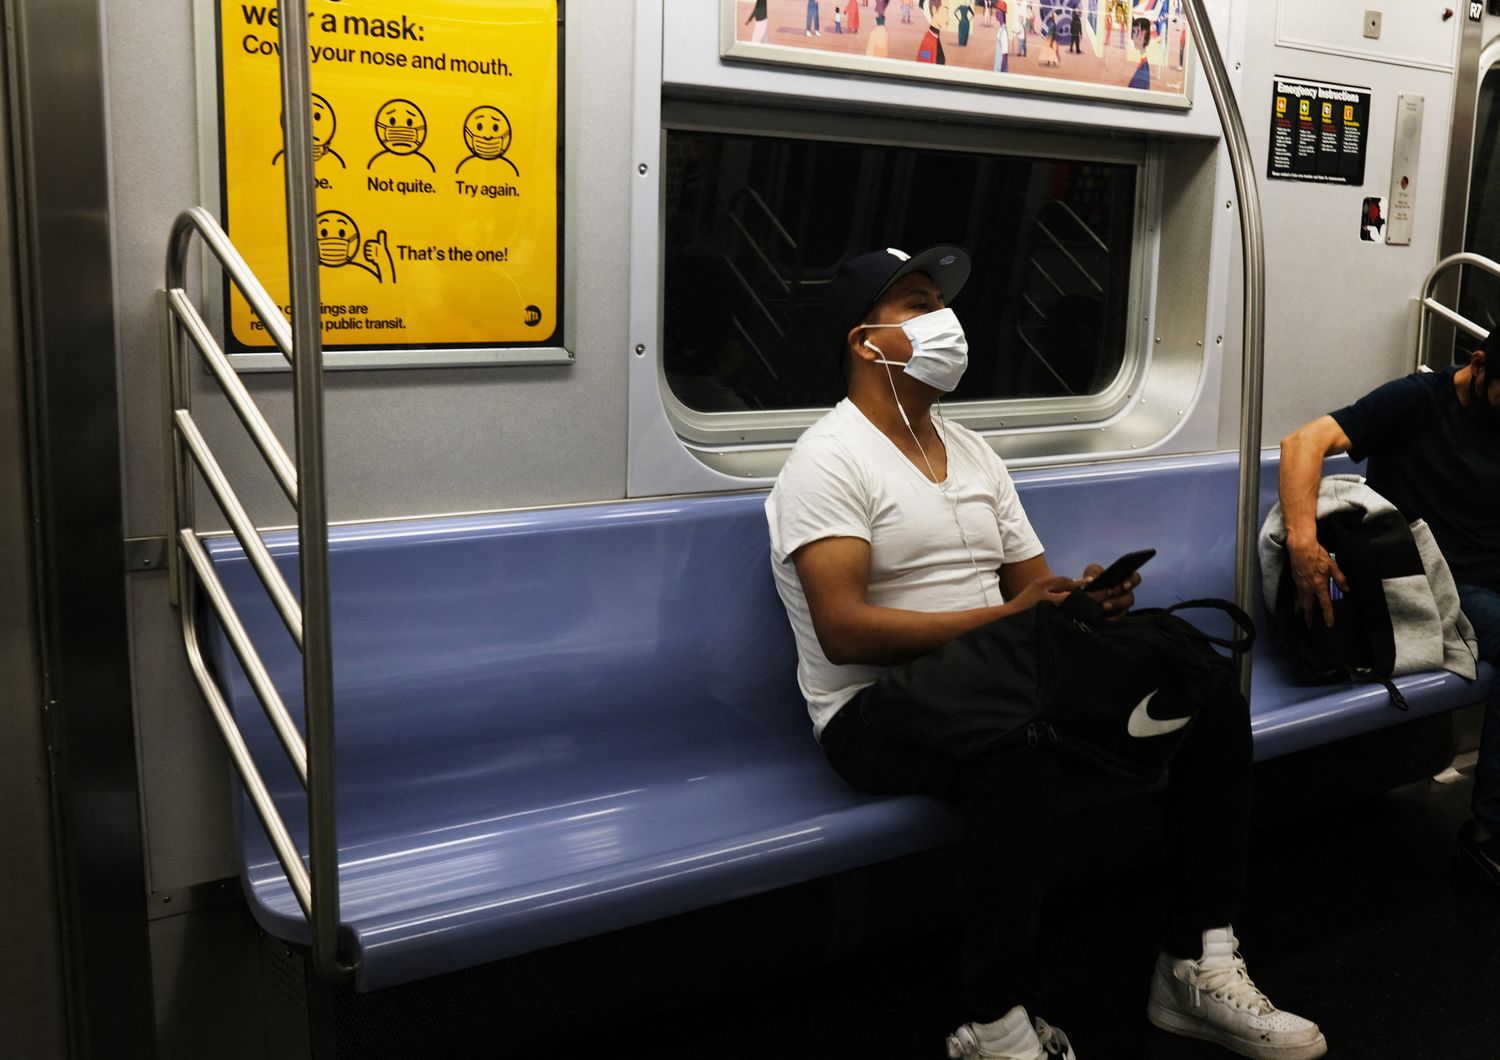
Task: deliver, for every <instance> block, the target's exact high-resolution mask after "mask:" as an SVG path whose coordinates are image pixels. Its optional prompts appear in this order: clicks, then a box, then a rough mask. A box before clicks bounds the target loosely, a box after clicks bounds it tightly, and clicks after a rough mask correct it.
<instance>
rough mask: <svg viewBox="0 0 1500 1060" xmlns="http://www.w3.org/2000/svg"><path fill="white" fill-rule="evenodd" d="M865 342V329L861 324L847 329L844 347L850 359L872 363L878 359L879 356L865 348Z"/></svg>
mask: <svg viewBox="0 0 1500 1060" xmlns="http://www.w3.org/2000/svg"><path fill="white" fill-rule="evenodd" d="M865 342H866V339H865V328H864V325H863V324H856V325H855V326H854V327H852V328H850V329H849V334H847V335H845V336H844V346H845V348H846V349H847V350H848V351H849V355H850V356H851V357H858V358H860V359H861V360H865V361H873V360H874V359H875V358H876V357H879V356H880V354H878V353H876V352H875V351H874V350H872V349H870V347H868V346H866V345H865Z"/></svg>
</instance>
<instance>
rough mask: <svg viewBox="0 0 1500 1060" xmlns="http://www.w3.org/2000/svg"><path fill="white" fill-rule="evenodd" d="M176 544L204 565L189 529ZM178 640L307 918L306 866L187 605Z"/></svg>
mask: <svg viewBox="0 0 1500 1060" xmlns="http://www.w3.org/2000/svg"><path fill="white" fill-rule="evenodd" d="M188 539H191V540H192V542H193V545H197V546H198V554H197V555H195V554H194V552H193V549H192V546H190V545H188V544H187V543H186V542H187V540H188ZM178 544H179V545H180V546H181V547H182V548H183V550H184V551H185V552H186V553H187V555H188V558H189V560H190V561H192V562H193V563H194V566H195V567H196V565H197V563H198V561H199V559H201V560H202V562H203V563H204V564H205V565H206V564H207V562H208V556H207V555H206V554H204V553H203V546H202V545H200V544H199V543H198V540H197V538H196V537H195V536H194V535H193V532H192V531H191V530H184V531H183V532H182V534H181V535H180V536H179V538H178ZM210 573H211V572H210ZM182 640H183V646H184V647H185V648H186V649H187V657H188V666H189V667H190V668H191V670H192V671H193V677H194V678H195V679H196V680H197V682H198V688H199V689H200V690H201V691H202V692H203V698H204V699H206V700H208V706H209V713H210V714H212V715H213V719H214V724H215V725H217V726H218V729H219V735H220V736H221V737H223V739H224V746H225V747H226V748H227V749H228V751H229V760H230V762H232V763H233V764H234V769H235V772H236V773H238V774H239V776H240V781H241V782H242V783H243V784H244V785H245V793H246V794H247V795H249V796H250V805H251V806H253V807H254V808H255V815H256V816H257V817H259V818H260V823H261V825H262V827H264V828H265V830H266V835H267V836H269V837H270V840H271V846H272V848H273V849H274V850H275V851H276V860H277V861H279V862H281V868H282V870H283V871H284V872H285V873H286V878H287V882H289V883H290V884H291V885H292V893H294V894H295V895H296V896H297V904H298V905H300V906H301V907H302V913H303V915H304V916H306V917H308V918H309V919H311V918H312V881H311V879H310V877H309V874H308V871H307V866H306V865H304V864H303V863H302V854H301V852H300V851H298V849H297V844H296V842H295V841H294V840H293V839H292V835H291V833H290V832H289V831H287V827H286V824H285V823H283V821H282V820H281V813H280V811H278V810H277V809H276V802H275V800H273V799H272V798H271V793H270V791H268V790H267V789H266V782H265V780H264V779H263V778H262V777H261V775H260V770H258V769H256V768H255V759H254V758H252V757H251V755H250V748H249V747H248V746H246V744H245V738H244V736H242V735H241V734H240V730H239V726H237V725H236V724H235V722H234V715H233V714H232V713H231V712H230V709H229V704H228V703H226V702H225V701H224V694H223V693H222V692H220V691H219V688H218V686H217V685H216V684H214V679H213V677H212V675H210V674H209V672H208V666H207V664H206V663H205V662H204V661H203V649H202V648H201V647H199V644H198V620H197V617H196V615H195V614H194V612H193V607H192V605H191V604H189V605H188V606H186V607H184V608H183V609H182Z"/></svg>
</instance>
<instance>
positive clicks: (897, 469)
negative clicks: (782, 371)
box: [766, 398, 1042, 735]
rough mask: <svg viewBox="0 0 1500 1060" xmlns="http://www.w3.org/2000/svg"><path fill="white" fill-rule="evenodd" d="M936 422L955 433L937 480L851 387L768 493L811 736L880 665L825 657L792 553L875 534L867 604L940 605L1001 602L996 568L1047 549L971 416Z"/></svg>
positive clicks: (774, 560)
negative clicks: (965, 421) (968, 422)
mask: <svg viewBox="0 0 1500 1060" xmlns="http://www.w3.org/2000/svg"><path fill="white" fill-rule="evenodd" d="M939 430H940V431H942V432H943V436H944V438H945V439H946V440H947V443H948V477H947V478H946V479H944V480H943V482H942V483H941V484H938V483H934V482H932V481H931V480H930V479H928V478H927V476H926V475H925V474H923V473H922V471H920V470H918V469H917V467H916V465H915V464H913V463H912V462H911V461H910V460H908V459H907V457H906V455H905V454H904V453H902V452H901V450H899V449H897V448H896V446H895V443H893V442H892V441H891V440H890V439H889V438H887V437H886V436H885V434H884V433H882V432H881V430H880V429H879V428H878V427H876V426H875V425H874V424H873V423H871V422H870V421H869V420H868V419H866V418H865V414H864V413H862V412H861V411H860V410H859V409H858V408H857V407H856V406H855V405H854V403H853V402H851V401H849V400H848V399H847V398H845V399H844V400H843V401H841V402H839V403H838V404H837V405H835V406H834V407H833V409H832V410H831V411H830V412H829V413H828V415H826V416H824V417H823V418H822V419H820V420H819V421H818V422H817V423H815V424H813V425H812V426H811V427H809V428H808V429H807V431H806V432H805V433H804V434H803V435H802V437H801V439H800V440H799V441H798V442H797V444H796V446H795V447H794V448H793V449H792V452H791V454H790V455H789V456H788V457H787V461H786V466H785V467H783V468H782V469H781V474H780V475H779V476H778V477H777V479H776V486H775V488H774V489H772V490H771V495H770V496H769V497H768V498H767V499H766V519H767V520H768V521H769V523H770V525H771V568H772V571H773V573H774V574H775V576H776V590H777V592H779V593H780V594H781V602H782V603H783V604H785V605H786V612H787V617H788V618H789V619H790V620H791V623H792V632H793V633H794V634H795V635H796V638H797V683H798V684H799V685H800V686H801V688H802V694H803V695H804V696H806V697H807V709H808V712H809V713H810V714H811V715H812V721H813V733H814V734H815V735H816V734H819V733H821V732H822V731H823V726H824V725H826V724H827V723H828V719H829V718H831V717H833V715H834V713H835V712H836V711H837V710H838V709H839V707H841V706H843V705H844V704H845V703H847V702H848V701H849V700H850V699H852V698H853V697H854V695H855V693H857V692H858V691H859V690H860V689H862V688H864V687H866V686H867V685H871V684H874V683H875V680H876V678H878V677H879V676H880V674H881V672H882V670H883V668H882V667H879V666H865V665H857V664H855V665H845V666H839V665H835V664H834V663H831V662H829V661H828V657H827V656H826V655H824V654H823V649H822V647H821V646H820V645H819V644H818V636H817V633H816V632H815V631H814V630H813V624H812V615H811V613H810V612H809V610H808V607H807V595H806V594H805V593H804V592H803V591H802V582H801V580H800V579H799V578H798V577H797V568H796V567H795V565H793V563H792V561H791V555H792V553H794V552H796V551H797V550H798V549H799V548H801V547H802V546H803V545H807V544H811V543H812V542H814V541H819V540H821V539H823V538H827V537H857V538H861V539H863V540H865V541H868V542H869V543H870V584H869V589H868V592H867V595H866V599H867V600H868V601H869V602H870V603H871V604H874V605H876V606H877V607H894V608H900V609H902V610H906V611H928V612H940V611H967V610H970V609H972V608H976V607H987V606H988V607H993V606H997V605H999V604H1001V603H1003V602H1004V600H1003V598H1002V597H1001V594H1000V579H999V577H998V575H997V574H996V570H997V569H998V568H999V567H1000V565H1001V564H1004V563H1018V562H1020V561H1021V560H1027V559H1031V558H1032V557H1033V556H1037V555H1040V554H1041V552H1042V543H1041V541H1040V540H1038V539H1037V536H1036V532H1035V531H1034V530H1032V528H1031V523H1030V522H1029V521H1028V520H1027V518H1026V513H1025V512H1024V511H1023V510H1022V509H1021V501H1020V498H1019V497H1018V496H1017V495H1016V488H1015V485H1014V484H1013V483H1012V482H1011V478H1010V473H1009V472H1008V471H1006V469H1005V464H1004V463H1003V462H1002V461H1001V460H1000V458H999V457H998V456H996V455H995V451H994V450H993V449H991V448H990V447H989V445H988V444H987V443H986V442H985V441H984V439H983V438H981V437H979V435H977V434H975V433H974V432H973V431H971V430H968V429H967V428H965V427H961V426H958V425H956V424H949V425H947V426H946V427H943V426H940V427H939ZM955 516H956V519H957V521H956V522H955ZM960 525H962V527H963V530H962V533H960V530H959V526H960ZM976 568H977V572H976Z"/></svg>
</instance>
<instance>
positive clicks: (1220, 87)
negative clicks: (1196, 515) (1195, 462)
mask: <svg viewBox="0 0 1500 1060" xmlns="http://www.w3.org/2000/svg"><path fill="white" fill-rule="evenodd" d="M1182 8H1183V11H1185V12H1186V13H1187V19H1188V27H1189V28H1190V29H1191V30H1192V33H1193V44H1194V46H1195V47H1196V48H1197V49H1198V54H1199V55H1200V56H1201V57H1202V59H1203V69H1204V72H1205V74H1206V75H1207V77H1208V88H1209V91H1210V92H1211V93H1213V97H1214V106H1215V107H1216V108H1217V109H1218V112H1219V124H1220V125H1221V126H1223V128H1224V146H1225V147H1226V148H1227V149H1228V150H1229V168H1230V170H1231V172H1233V174H1234V188H1235V198H1236V200H1237V201H1238V202H1239V207H1240V244H1241V249H1242V250H1243V252H1244V279H1245V299H1244V300H1245V315H1244V322H1243V342H1242V343H1241V347H1242V348H1241V353H1240V356H1241V364H1240V493H1239V508H1238V518H1237V520H1236V526H1237V528H1238V531H1237V533H1238V536H1237V538H1236V540H1235V563H1234V599H1235V602H1236V603H1238V604H1239V605H1240V606H1241V607H1242V608H1244V609H1245V612H1246V613H1247V614H1254V613H1255V538H1256V533H1257V531H1258V530H1259V529H1260V433H1261V422H1260V420H1261V401H1262V386H1263V383H1264V376H1265V372H1264V361H1265V325H1266V306H1265V291H1266V249H1265V242H1264V238H1263V234H1262V230H1261V214H1260V191H1259V189H1258V188H1257V187H1256V184H1255V169H1254V165H1255V163H1254V159H1253V157H1252V156H1251V154H1250V141H1249V140H1248V139H1247V138H1246V136H1245V123H1244V121H1243V120H1241V118H1240V109H1239V106H1238V105H1237V104H1236V103H1235V101H1234V90H1233V89H1232V88H1231V87H1230V85H1229V73H1228V71H1227V70H1226V69H1225V67H1224V56H1223V54H1222V53H1221V52H1220V51H1219V43H1218V41H1217V40H1216V39H1215V38H1214V30H1213V26H1212V25H1211V24H1210V23H1209V21H1208V17H1207V15H1206V14H1205V12H1204V10H1203V0H1183V5H1182ZM1239 676H1240V691H1241V692H1242V693H1243V694H1244V696H1245V698H1246V699H1249V698H1250V656H1249V654H1248V653H1247V654H1244V655H1241V656H1240V657H1239Z"/></svg>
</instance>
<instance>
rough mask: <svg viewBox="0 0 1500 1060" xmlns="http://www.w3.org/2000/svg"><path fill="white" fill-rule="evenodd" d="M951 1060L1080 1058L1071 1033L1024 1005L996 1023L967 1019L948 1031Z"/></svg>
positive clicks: (1065, 1059) (1073, 1059) (1068, 1059)
mask: <svg viewBox="0 0 1500 1060" xmlns="http://www.w3.org/2000/svg"><path fill="white" fill-rule="evenodd" d="M948 1057H949V1060H1048V1058H1049V1057H1060V1058H1061V1060H1077V1057H1076V1056H1075V1055H1074V1053H1073V1047H1072V1046H1070V1045H1069V1044H1068V1036H1067V1035H1066V1034H1064V1033H1063V1032H1062V1031H1060V1030H1057V1029H1056V1028H1055V1027H1049V1026H1047V1024H1046V1022H1045V1021H1044V1020H1037V1021H1036V1022H1035V1023H1034V1024H1033V1023H1032V1021H1031V1020H1030V1019H1029V1018H1028V1017H1027V1015H1026V1010H1025V1009H1024V1008H1022V1007H1021V1006H1020V1005H1017V1006H1016V1007H1015V1008H1013V1009H1011V1010H1010V1011H1009V1012H1007V1013H1006V1014H1005V1015H1003V1016H1001V1017H1000V1018H999V1019H997V1020H996V1021H995V1022H993V1023H965V1024H964V1025H963V1026H962V1027H960V1028H958V1030H956V1031H954V1032H953V1033H952V1034H950V1035H948Z"/></svg>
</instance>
